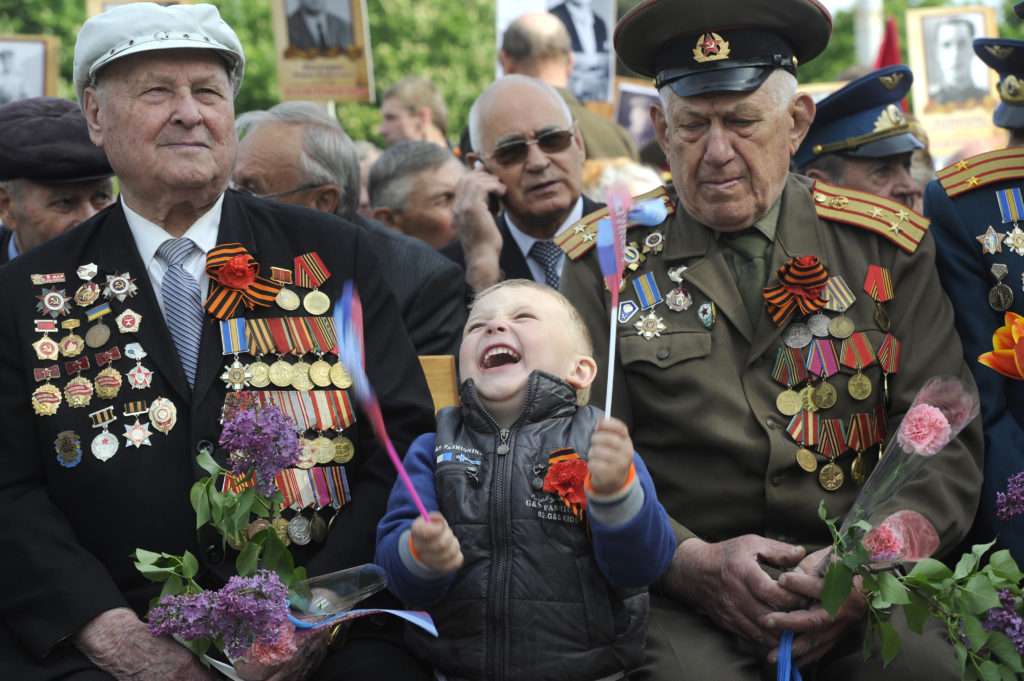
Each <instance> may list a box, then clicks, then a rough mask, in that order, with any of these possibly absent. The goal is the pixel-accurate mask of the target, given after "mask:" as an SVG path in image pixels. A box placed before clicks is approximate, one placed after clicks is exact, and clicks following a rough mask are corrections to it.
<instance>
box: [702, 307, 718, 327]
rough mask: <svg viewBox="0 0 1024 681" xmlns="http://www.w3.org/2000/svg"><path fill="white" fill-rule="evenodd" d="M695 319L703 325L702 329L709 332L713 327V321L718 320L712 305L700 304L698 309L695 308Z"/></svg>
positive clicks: (716, 311)
mask: <svg viewBox="0 0 1024 681" xmlns="http://www.w3.org/2000/svg"><path fill="white" fill-rule="evenodd" d="M697 318H698V319H700V323H701V324H703V325H704V328H705V329H707V330H708V331H710V330H711V329H712V327H714V325H715V320H716V319H718V308H716V307H715V304H714V303H710V302H708V303H701V305H700V307H698V308H697Z"/></svg>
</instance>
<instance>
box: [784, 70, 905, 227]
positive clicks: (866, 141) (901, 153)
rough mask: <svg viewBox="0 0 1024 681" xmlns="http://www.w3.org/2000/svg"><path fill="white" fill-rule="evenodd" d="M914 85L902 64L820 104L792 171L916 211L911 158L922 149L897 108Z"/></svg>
mask: <svg viewBox="0 0 1024 681" xmlns="http://www.w3.org/2000/svg"><path fill="white" fill-rule="evenodd" d="M913 82H914V75H913V73H912V72H911V70H910V69H909V68H907V67H906V66H903V65H902V64H899V65H896V66H886V67H885V68H882V69H878V70H877V71H872V72H871V73H869V74H867V75H865V76H862V77H861V78H858V79H856V80H854V81H852V82H850V83H847V84H846V85H844V86H843V87H842V88H840V89H839V90H837V91H836V92H833V93H832V94H831V95H829V96H828V97H826V98H825V99H823V100H821V101H820V102H818V106H817V112H816V113H815V115H814V123H813V124H812V125H811V129H810V131H809V132H808V133H807V137H806V138H804V141H803V144H801V145H800V148H799V149H798V150H797V152H796V156H794V157H793V167H794V168H795V169H796V171H797V172H799V173H801V174H802V175H806V176H807V177H810V178H812V179H815V180H824V181H825V182H829V183H831V184H838V185H842V186H844V187H849V188H850V189H857V190H859V191H864V192H870V193H872V194H877V195H878V196H884V197H885V198H887V199H892V200H893V201H896V202H897V203H902V204H903V205H904V206H906V207H907V208H913V209H915V210H919V209H920V203H921V195H922V191H921V186H920V185H919V184H918V183H917V182H916V181H915V180H914V178H913V176H911V174H910V156H911V154H912V153H913V152H914V150H915V149H921V148H922V147H923V146H924V145H922V144H921V142H920V141H919V140H918V139H917V138H916V137H914V134H913V133H912V132H911V130H910V123H909V122H908V121H907V119H906V117H905V116H904V115H903V110H902V109H901V108H900V102H901V101H902V100H903V98H904V97H905V96H906V95H907V92H909V91H910V86H911V84H912V83H913Z"/></svg>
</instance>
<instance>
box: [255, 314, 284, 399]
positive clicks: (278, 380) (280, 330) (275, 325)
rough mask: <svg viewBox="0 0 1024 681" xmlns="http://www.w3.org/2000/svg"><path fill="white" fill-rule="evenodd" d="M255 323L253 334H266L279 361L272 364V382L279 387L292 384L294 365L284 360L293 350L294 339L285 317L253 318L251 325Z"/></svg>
mask: <svg viewBox="0 0 1024 681" xmlns="http://www.w3.org/2000/svg"><path fill="white" fill-rule="evenodd" d="M254 325H255V330H254V332H253V335H254V336H255V335H256V334H264V333H265V334H266V335H267V336H269V337H270V338H271V340H272V342H273V344H274V350H275V351H276V352H277V361H276V362H274V363H273V364H271V365H270V382H271V383H273V384H274V385H275V386H277V387H278V388H287V387H289V386H291V384H292V365H291V364H289V363H288V362H286V361H284V356H285V355H287V354H288V353H290V352H291V351H292V340H291V338H290V337H289V335H288V326H287V325H286V324H285V319H284V318H281V317H278V318H270V319H253V320H251V321H250V326H251V327H252V326H254Z"/></svg>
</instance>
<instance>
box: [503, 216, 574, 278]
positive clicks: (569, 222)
mask: <svg viewBox="0 0 1024 681" xmlns="http://www.w3.org/2000/svg"><path fill="white" fill-rule="evenodd" d="M582 218H583V197H582V196H580V197H579V198H578V199H576V205H575V206H573V207H572V210H571V211H569V217H567V218H566V219H565V222H563V223H562V225H561V226H560V227H559V228H558V231H556V232H555V234H554V236H552V237H551V238H552V239H553V238H555V237H556V236H558V235H559V234H561V233H562V232H564V231H565V230H567V229H569V228H570V227H572V226H573V225H575V224H576V223H577V222H579V221H580V220H581V219H582ZM505 222H507V223H508V231H509V233H510V234H511V235H512V239H513V240H514V241H515V242H516V246H518V247H519V250H520V251H522V253H523V258H525V259H526V264H527V265H528V266H529V268H530V274H532V275H533V279H534V281H539V282H540V283H542V284H543V283H544V267H543V266H541V264H540V263H539V262H536V261H535V260H533V259H532V258H531V257H530V249H531V248H533V244H534V243H535V242H537V241H540V239H536V238H534V237H532V236H530V235H529V234H527V233H526V232H524V231H523V230H521V229H519V228H518V227H516V225H515V223H514V222H512V217H511V216H510V215H509V214H508V212H506V213H505ZM563 267H565V256H564V255H563V256H562V257H561V259H559V261H558V273H559V274H561V273H562V268H563Z"/></svg>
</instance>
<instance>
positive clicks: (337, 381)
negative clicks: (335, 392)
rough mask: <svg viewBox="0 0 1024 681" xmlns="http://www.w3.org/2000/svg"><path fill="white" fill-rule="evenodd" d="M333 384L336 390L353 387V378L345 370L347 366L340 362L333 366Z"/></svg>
mask: <svg viewBox="0 0 1024 681" xmlns="http://www.w3.org/2000/svg"><path fill="white" fill-rule="evenodd" d="M331 383H333V384H334V387H335V388H341V389H342V390H346V389H348V388H351V387H352V377H351V376H350V375H349V373H348V371H346V370H345V365H344V364H342V363H341V360H338V361H337V362H335V363H334V365H332V366H331Z"/></svg>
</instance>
